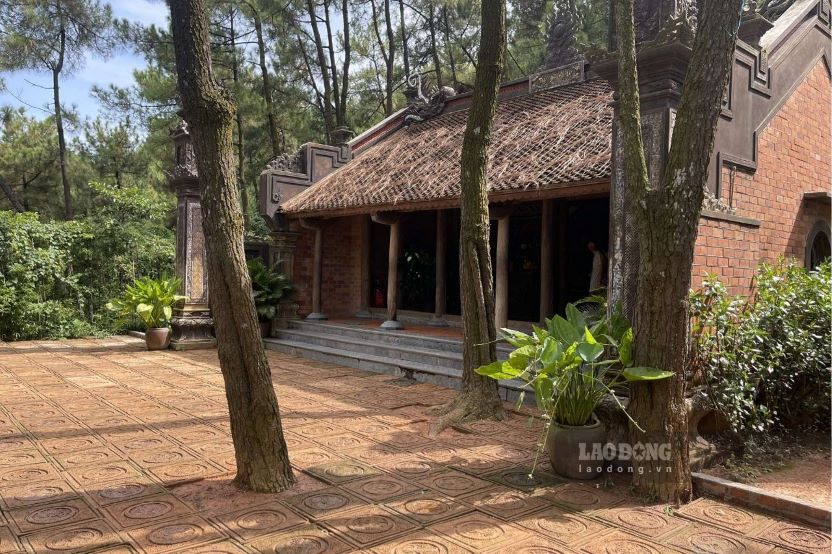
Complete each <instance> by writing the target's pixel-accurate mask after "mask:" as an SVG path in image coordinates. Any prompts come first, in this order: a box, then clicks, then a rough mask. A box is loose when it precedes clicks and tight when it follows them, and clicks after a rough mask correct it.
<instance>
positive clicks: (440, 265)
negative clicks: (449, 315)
mask: <svg viewBox="0 0 832 554" xmlns="http://www.w3.org/2000/svg"><path fill="white" fill-rule="evenodd" d="M447 235H448V212H447V211H446V210H437V211H436V297H435V299H434V311H433V318H432V319H431V320H430V321H429V322H428V323H429V325H433V326H436V327H447V326H448V322H447V321H446V320H445V309H446V302H447V294H446V293H447V281H446V279H447V274H448V272H447V264H448V260H447V257H448V236H447Z"/></svg>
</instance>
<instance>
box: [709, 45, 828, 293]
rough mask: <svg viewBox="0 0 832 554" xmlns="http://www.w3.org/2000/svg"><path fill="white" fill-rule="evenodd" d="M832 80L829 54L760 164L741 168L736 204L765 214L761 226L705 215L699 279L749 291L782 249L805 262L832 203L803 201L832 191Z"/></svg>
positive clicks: (787, 111)
mask: <svg viewBox="0 0 832 554" xmlns="http://www.w3.org/2000/svg"><path fill="white" fill-rule="evenodd" d="M830 105H832V87H830V80H829V76H828V74H827V72H826V68H825V66H824V63H823V61H819V62H818V63H817V65H816V66H815V67H814V68H813V69H812V71H810V72H809V74H808V75H807V76H806V78H805V79H804V81H803V83H801V84H800V85H799V86H798V88H797V89H796V90H795V91H794V93H793V94H792V96H791V97H790V98H789V99H788V100H787V101H786V102H785V104H784V105H783V106H782V108H781V109H780V111H779V112H778V113H777V115H775V116H774V118H772V120H771V121H770V122H769V124H768V126H767V127H765V128H764V129H763V130H762V132H761V133H760V137H759V143H758V147H759V150H758V156H757V171H756V172H754V173H745V172H741V171H737V173H736V175H735V177H734V194H733V206H734V207H736V209H737V215H739V216H743V217H748V218H753V219H756V220H759V221H760V222H761V225H760V227H759V228H754V227H749V226H745V225H741V224H738V223H732V222H726V221H714V220H708V219H703V220H702V222H701V223H700V226H699V238H698V240H697V243H696V250H695V254H694V268H693V286H694V287H697V286H699V285H700V284H701V281H702V277H703V276H704V275H705V273H706V272H711V273H716V274H717V275H719V276H720V277H721V278H722V279H723V282H725V283H726V284H727V285H728V286H729V287H730V289H731V292H733V293H737V294H741V293H745V292H747V291H748V289H749V287H750V285H751V279H752V277H753V276H754V274H755V271H756V268H757V266H758V265H759V264H760V263H761V262H765V261H776V260H777V258H779V257H780V256H786V257H791V258H796V259H797V260H798V261H799V262H800V263H802V262H803V258H804V251H805V247H806V238H807V235H808V233H809V230H810V228H811V227H812V225H813V224H814V223H815V222H816V221H818V220H819V219H822V218H825V219H826V221H829V217H830V214H829V208H828V207H826V206H822V205H817V204H814V203H808V204H807V203H806V202H804V201H803V193H804V192H816V191H829V188H830V178H832V169H831V168H830V160H831V159H832V142H830V141H832V137H831V136H830V117H832V113H830ZM729 183H730V175H729V171H728V169H727V168H724V169H723V176H722V189H723V190H722V199H723V201H725V202H726V203H727V202H728V194H729V188H730V186H729Z"/></svg>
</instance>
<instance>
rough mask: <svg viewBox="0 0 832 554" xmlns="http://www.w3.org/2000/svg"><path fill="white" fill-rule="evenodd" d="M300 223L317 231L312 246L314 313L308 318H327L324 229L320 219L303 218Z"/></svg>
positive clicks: (307, 317)
mask: <svg viewBox="0 0 832 554" xmlns="http://www.w3.org/2000/svg"><path fill="white" fill-rule="evenodd" d="M300 224H301V226H302V227H304V228H306V229H312V230H313V231H314V233H315V244H314V246H313V247H312V313H310V314H309V315H308V316H306V319H311V320H318V321H320V320H323V319H326V314H324V312H323V310H322V309H321V280H322V277H323V263H324V261H323V260H324V230H323V226H322V223H321V222H320V221H310V220H308V219H301V220H300Z"/></svg>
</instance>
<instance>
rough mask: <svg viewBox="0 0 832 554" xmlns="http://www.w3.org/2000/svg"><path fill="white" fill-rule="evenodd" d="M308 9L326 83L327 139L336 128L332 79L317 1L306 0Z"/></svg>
mask: <svg viewBox="0 0 832 554" xmlns="http://www.w3.org/2000/svg"><path fill="white" fill-rule="evenodd" d="M306 11H307V12H308V14H309V22H310V25H311V26H312V37H313V38H314V40H315V53H316V54H317V57H318V66H319V67H320V68H321V81H323V85H324V94H323V100H322V102H321V103H322V104H323V111H324V131H325V132H326V137H327V141H329V139H330V133H331V132H332V130H333V129H334V128H335V122H334V120H333V113H332V81H330V77H329V64H328V62H327V59H326V54H325V53H324V44H323V40H322V39H321V30H320V29H319V28H318V12H317V10H316V9H315V3H314V2H313V0H306ZM300 46H301V48H303V44H302V43H301V44H300ZM332 71H335V66H333V67H332ZM309 78H310V80H312V82H313V83H314V82H315V76H314V75H311V74H310V75H309Z"/></svg>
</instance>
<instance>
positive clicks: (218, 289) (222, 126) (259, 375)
mask: <svg viewBox="0 0 832 554" xmlns="http://www.w3.org/2000/svg"><path fill="white" fill-rule="evenodd" d="M170 11H171V22H172V23H171V27H172V31H173V42H174V50H175V55H176V69H177V77H178V84H179V94H180V97H181V101H182V107H183V110H184V114H185V119H186V120H187V121H188V123H189V124H190V125H191V128H192V129H193V141H194V151H195V155H196V160H197V168H198V171H199V175H200V178H201V180H202V182H203V186H204V189H203V192H202V210H203V211H202V213H203V220H202V224H203V228H204V232H205V244H206V249H207V266H208V283H209V287H210V290H211V295H210V303H211V312H212V313H213V316H214V326H215V332H216V335H217V350H218V353H219V358H220V367H221V369H222V374H223V379H224V381H225V390H226V398H227V400H228V409H229V412H230V416H231V435H232V438H233V441H234V451H235V457H236V462H237V476H236V482H237V483H238V484H240V485H242V486H244V487H246V488H250V489H252V490H255V491H262V492H277V491H281V490H284V489H286V488H287V487H289V486H291V485H292V483H293V482H294V477H293V475H292V469H291V467H290V465H289V458H288V453H287V450H286V442H285V441H284V439H283V430H282V426H281V422H280V414H279V411H278V406H277V397H276V395H275V392H274V387H273V385H272V382H271V372H270V370H269V363H268V360H267V359H266V355H265V352H264V350H263V343H262V341H261V340H260V332H259V325H258V323H257V316H256V314H255V311H254V301H253V299H252V295H251V281H250V279H249V275H248V271H247V270H246V262H245V252H244V250H243V233H244V227H243V217H242V213H241V209H240V201H239V195H238V194H237V190H236V188H235V187H234V186H233V185H232V184H233V183H234V153H233V138H232V137H233V126H234V104H233V102H232V101H231V99H230V98H229V95H228V93H227V91H225V90H224V89H222V88H221V87H220V86H219V84H218V83H217V82H216V80H215V78H214V74H213V70H212V67H211V50H210V43H209V40H208V21H207V17H206V14H207V13H208V9H207V7H206V5H205V0H171V1H170Z"/></svg>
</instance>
